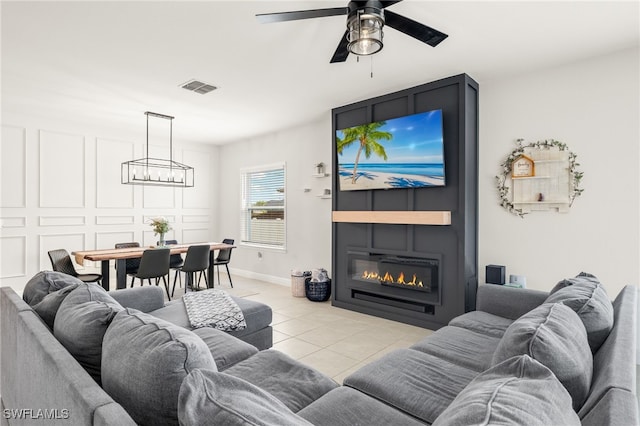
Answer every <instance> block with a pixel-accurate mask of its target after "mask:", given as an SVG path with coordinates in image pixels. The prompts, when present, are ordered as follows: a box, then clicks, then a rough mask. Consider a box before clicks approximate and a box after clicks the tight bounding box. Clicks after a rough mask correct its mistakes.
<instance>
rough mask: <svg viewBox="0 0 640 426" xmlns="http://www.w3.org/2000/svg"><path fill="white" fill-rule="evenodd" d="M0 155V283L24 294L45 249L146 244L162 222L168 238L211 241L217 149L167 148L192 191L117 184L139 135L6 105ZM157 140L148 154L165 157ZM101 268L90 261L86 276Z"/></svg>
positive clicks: (46, 265)
mask: <svg viewBox="0 0 640 426" xmlns="http://www.w3.org/2000/svg"><path fill="white" fill-rule="evenodd" d="M3 107H4V109H3V111H2V137H1V139H0V140H1V149H0V178H1V181H0V191H1V192H0V207H1V210H0V285H1V286H6V285H8V286H11V287H13V288H14V289H15V290H16V291H18V292H21V291H22V289H23V288H24V285H25V284H26V282H27V281H28V280H29V278H30V277H32V276H33V275H34V274H35V273H36V272H38V271H40V270H44V269H48V270H51V263H50V261H49V258H48V256H47V251H49V250H52V249H56V248H65V249H67V250H68V251H69V252H71V251H74V250H84V249H86V250H89V249H96V248H109V247H113V245H114V244H115V243H117V242H126V241H138V242H140V243H141V244H143V245H153V244H155V242H156V240H157V236H154V235H153V231H152V230H151V227H150V226H149V224H148V222H147V221H148V219H149V218H150V217H154V216H166V217H167V218H168V219H169V220H170V221H171V223H172V226H173V230H172V231H170V232H169V234H168V235H167V239H171V238H173V239H178V240H179V241H189V242H194V241H212V240H213V241H215V240H216V239H217V238H218V236H217V234H216V232H215V230H216V222H215V217H214V215H213V211H215V208H216V203H217V202H218V193H217V180H218V173H217V170H218V167H217V164H218V148H217V147H213V146H209V145H202V144H186V143H181V142H180V141H179V140H176V141H175V142H174V158H175V160H177V161H182V162H184V163H186V164H189V165H190V166H193V167H194V168H195V187H194V188H183V189H176V188H167V187H162V188H160V187H156V188H149V187H141V186H132V185H122V184H121V183H120V163H122V162H123V161H128V160H131V159H134V158H140V157H143V156H144V154H143V149H144V143H145V134H144V128H145V127H144V116H143V115H142V114H140V124H141V126H140V127H141V130H142V132H141V133H140V134H136V135H132V134H123V133H122V132H121V131H119V130H118V129H103V128H99V127H98V126H89V125H85V124H82V123H73V122H71V121H70V122H64V123H63V122H59V121H52V120H49V119H47V118H42V117H25V116H21V115H18V114H12V112H11V111H8V110H7V109H8V108H6V106H4V105H3ZM166 136H167V139H166V140H167V144H166V146H164V145H162V139H161V140H159V141H158V142H157V143H158V146H153V145H152V146H150V151H151V153H152V154H153V155H154V156H162V157H168V154H169V146H168V134H167V135H166ZM93 268H99V265H93V264H92V262H88V265H87V269H93Z"/></svg>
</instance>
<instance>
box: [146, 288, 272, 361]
mask: <svg viewBox="0 0 640 426" xmlns="http://www.w3.org/2000/svg"><path fill="white" fill-rule="evenodd" d="M231 298H232V299H233V300H234V301H235V302H236V303H237V304H238V306H240V309H242V313H243V314H244V319H245V321H246V323H247V328H245V329H244V330H241V331H230V332H229V334H230V335H232V336H234V337H237V338H238V339H240V340H243V341H245V342H247V343H249V344H251V345H253V346H255V347H256V348H258V349H259V350H264V349H269V348H270V347H271V346H273V329H272V328H271V325H270V324H271V320H272V318H273V313H272V311H271V308H270V307H269V306H267V305H265V304H264V303H260V302H256V301H253V300H249V299H243V298H241V297H234V296H231ZM149 314H151V315H153V316H155V317H157V318H162V319H164V320H166V321H169V322H170V323H173V324H176V325H179V326H181V327H184V328H187V329H189V330H193V327H191V323H190V322H189V318H188V316H187V309H186V308H185V305H184V301H182V300H181V299H176V300H172V301H171V302H168V303H167V304H165V305H164V307H162V308H160V309H156V310H155V311H151V312H149Z"/></svg>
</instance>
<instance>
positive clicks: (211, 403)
mask: <svg viewBox="0 0 640 426" xmlns="http://www.w3.org/2000/svg"><path fill="white" fill-rule="evenodd" d="M178 420H179V421H180V424H181V425H185V426H186V425H189V426H197V425H203V426H204V425H226V426H233V425H238V426H240V425H243V426H244V425H282V426H287V425H291V426H299V425H311V423H309V422H307V421H306V420H305V419H303V418H302V417H300V416H298V415H297V414H295V413H294V412H293V411H291V410H289V409H288V408H287V407H286V406H285V405H284V404H283V403H282V402H281V401H280V400H279V399H277V398H276V397H274V396H273V395H271V394H270V393H268V392H265V391H264V390H262V389H260V388H259V387H257V386H254V385H252V384H251V383H249V382H247V381H245V380H243V379H240V378H238V377H234V376H230V375H228V374H225V373H219V372H217V371H213V370H204V369H201V370H194V371H192V372H191V373H190V374H189V375H188V376H187V378H186V379H184V381H183V382H182V386H181V387H180V396H179V398H178Z"/></svg>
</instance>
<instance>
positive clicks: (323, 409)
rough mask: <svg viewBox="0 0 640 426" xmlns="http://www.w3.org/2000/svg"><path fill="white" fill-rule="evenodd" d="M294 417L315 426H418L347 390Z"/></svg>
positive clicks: (391, 409) (339, 391)
mask: <svg viewBox="0 0 640 426" xmlns="http://www.w3.org/2000/svg"><path fill="white" fill-rule="evenodd" d="M298 415H299V416H300V417H302V418H304V419H306V420H308V421H310V422H311V423H313V424H314V425H316V426H353V425H366V426H396V425H398V426H399V425H402V426H420V425H424V423H423V422H420V421H418V420H416V419H414V418H413V417H411V416H409V415H407V414H405V413H403V412H402V411H400V410H396V409H395V408H392V407H390V406H388V405H387V404H384V403H382V402H380V401H378V400H377V399H374V398H371V397H369V396H367V395H365V394H363V393H362V392H359V391H357V390H355V389H351V388H349V387H347V386H340V387H339V388H336V389H334V390H332V391H331V392H329V393H327V394H325V395H324V396H323V397H322V398H320V399H318V400H317V401H315V402H314V403H312V404H311V405H309V406H307V407H305V408H304V409H302V410H300V411H298Z"/></svg>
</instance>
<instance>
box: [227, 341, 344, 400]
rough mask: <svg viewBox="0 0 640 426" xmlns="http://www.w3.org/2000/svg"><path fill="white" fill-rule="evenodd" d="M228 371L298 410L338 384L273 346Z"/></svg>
mask: <svg viewBox="0 0 640 426" xmlns="http://www.w3.org/2000/svg"><path fill="white" fill-rule="evenodd" d="M225 373H227V374H229V375H231V376H235V377H239V378H241V379H243V380H246V381H247V382H249V383H251V384H254V385H256V386H258V387H259V388H261V389H264V390H265V391H267V392H269V393H270V394H271V395H273V396H275V397H276V398H278V399H279V400H280V401H282V402H283V403H284V405H286V406H287V407H289V409H290V410H292V411H294V412H298V411H299V410H301V409H303V408H304V407H306V406H307V405H309V404H311V403H312V402H313V401H315V400H316V399H318V398H320V397H321V396H322V395H324V394H325V393H327V392H329V391H330V390H332V389H335V388H336V387H337V386H338V384H337V383H336V382H334V381H333V380H331V379H330V378H328V377H327V376H325V375H324V374H322V373H320V372H319V371H317V370H315V369H313V368H311V367H308V366H306V365H304V364H302V363H300V362H298V361H296V360H294V359H293V358H291V357H289V356H288V355H286V354H284V353H282V352H279V351H276V350H273V349H268V350H266V351H260V352H259V353H258V354H256V355H254V356H252V357H251V358H249V359H246V360H244V361H242V362H239V363H238V364H236V365H234V366H233V367H231V368H228V369H227V370H225Z"/></svg>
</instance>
